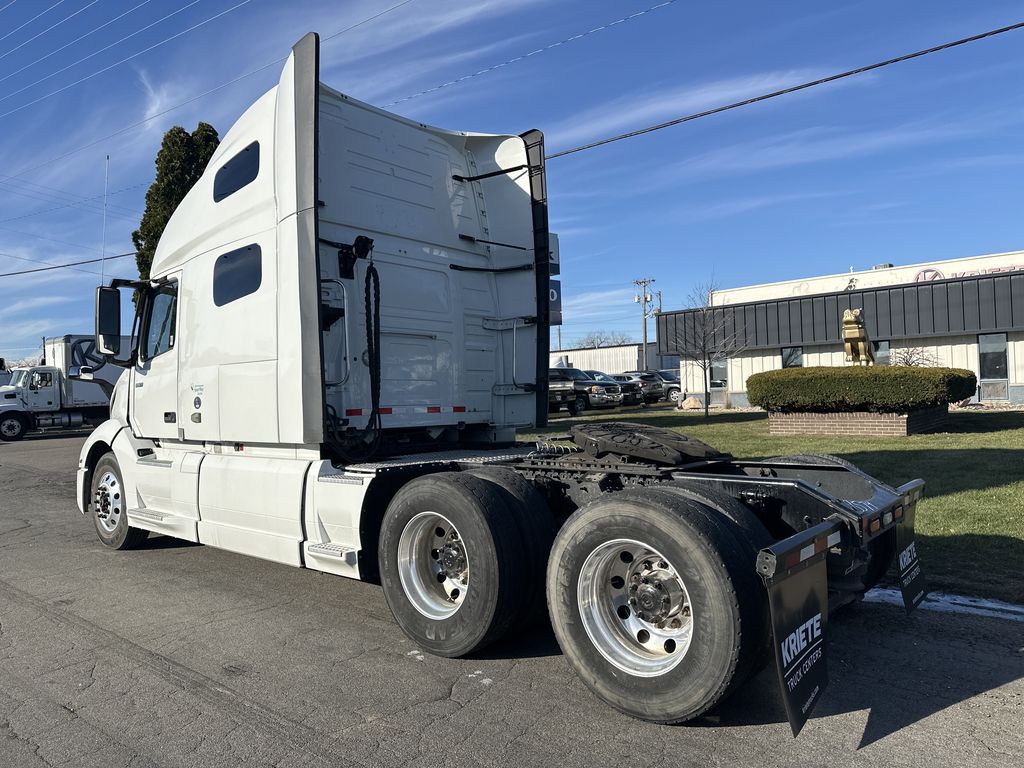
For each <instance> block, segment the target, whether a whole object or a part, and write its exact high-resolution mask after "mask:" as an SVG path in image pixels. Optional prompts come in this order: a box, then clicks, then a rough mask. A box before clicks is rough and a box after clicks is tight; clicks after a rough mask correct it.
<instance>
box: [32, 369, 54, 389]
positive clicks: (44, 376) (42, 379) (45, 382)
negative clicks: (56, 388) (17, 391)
mask: <svg viewBox="0 0 1024 768" xmlns="http://www.w3.org/2000/svg"><path fill="white" fill-rule="evenodd" d="M51 384H53V374H52V373H40V372H38V371H36V372H35V373H33V374H32V384H31V385H30V387H29V388H30V389H42V388H43V387H48V386H50V385H51Z"/></svg>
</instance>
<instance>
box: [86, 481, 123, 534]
mask: <svg viewBox="0 0 1024 768" xmlns="http://www.w3.org/2000/svg"><path fill="white" fill-rule="evenodd" d="M121 490H122V489H121V481H120V479H119V478H118V477H117V475H115V474H114V473H113V472H110V471H107V472H104V473H103V475H102V476H101V477H100V481H99V483H97V485H96V492H95V493H94V494H93V502H92V505H93V512H94V514H95V515H96V519H97V520H98V521H99V524H100V526H101V527H102V528H103V530H104V531H106V532H107V533H113V532H114V531H115V530H116V529H117V523H118V521H119V520H120V519H121V515H122V513H123V512H124V499H123V498H122V494H121Z"/></svg>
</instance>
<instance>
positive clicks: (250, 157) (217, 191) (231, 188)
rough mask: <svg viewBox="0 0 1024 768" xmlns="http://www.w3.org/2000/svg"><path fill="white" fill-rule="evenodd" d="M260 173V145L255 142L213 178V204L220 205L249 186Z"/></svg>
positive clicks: (221, 168) (226, 164)
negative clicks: (229, 196) (225, 199)
mask: <svg viewBox="0 0 1024 768" xmlns="http://www.w3.org/2000/svg"><path fill="white" fill-rule="evenodd" d="M259 173H260V143H259V142H258V141H254V142H253V143H252V144H250V145H249V146H247V147H246V148H245V149H243V150H242V151H241V152H239V153H238V154H237V155H235V156H234V157H232V158H231V159H230V160H228V161H227V162H226V163H224V165H222V166H221V167H220V170H218V171H217V175H216V176H214V177H213V202H215V203H219V202H220V201H221V200H223V199H224V198H225V197H227V196H228V195H233V194H234V193H235V192H237V191H238V190H240V189H241V188H242V187H244V186H246V185H247V184H251V183H252V182H253V181H255V180H256V177H257V176H259Z"/></svg>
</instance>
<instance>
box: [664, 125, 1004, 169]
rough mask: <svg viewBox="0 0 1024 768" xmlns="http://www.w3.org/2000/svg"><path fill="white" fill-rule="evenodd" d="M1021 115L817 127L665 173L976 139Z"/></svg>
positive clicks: (769, 165)
mask: <svg viewBox="0 0 1024 768" xmlns="http://www.w3.org/2000/svg"><path fill="white" fill-rule="evenodd" d="M1020 120H1021V116H1019V115H1017V116H1010V115H1002V116H994V115H993V116H989V118H988V119H984V118H981V117H978V118H976V119H969V120H956V121H952V120H951V121H946V122H942V121H939V120H930V121H919V122H910V123H903V124H901V125H895V126H891V127H887V128H878V129H874V130H859V131H858V130H852V129H849V128H838V127H833V126H815V127H812V128H804V129H801V130H797V131H789V132H786V133H783V134H779V135H776V136H768V137H765V138H761V139H755V140H753V141H744V142H737V143H734V144H731V145H729V146H725V147H722V148H720V149H714V150H710V151H708V152H703V153H700V154H697V155H694V156H692V157H689V158H687V159H685V160H683V161H681V162H678V163H675V164H673V165H672V166H670V167H669V168H667V169H666V171H665V174H666V175H668V176H671V177H674V178H678V177H680V176H689V177H693V176H700V177H707V176H709V175H718V174H722V173H750V172H756V171H766V170H774V169H778V168H787V167H792V166H799V165H810V164H813V163H821V162H827V161H836V160H848V159H856V158H861V157H865V156H868V155H876V154H881V153H884V152H892V151H895V150H902V149H911V148H915V147H922V146H927V145H933V144H941V143H946V142H953V141H959V140H962V139H967V138H973V137H977V136H981V135H983V134H986V133H989V132H990V131H992V130H996V129H999V128H1003V127H1006V125H1008V124H1011V123H1013V122H1019V121H1020Z"/></svg>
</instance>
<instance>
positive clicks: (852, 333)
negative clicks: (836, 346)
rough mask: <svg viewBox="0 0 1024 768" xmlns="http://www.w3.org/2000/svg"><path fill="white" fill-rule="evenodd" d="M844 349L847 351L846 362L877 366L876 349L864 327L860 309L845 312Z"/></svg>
mask: <svg viewBox="0 0 1024 768" xmlns="http://www.w3.org/2000/svg"><path fill="white" fill-rule="evenodd" d="M843 347H844V348H845V350H846V362H848V363H854V364H855V365H874V364H875V349H874V346H873V345H872V344H871V339H869V338H868V329H867V328H865V327H864V319H863V318H862V317H861V310H860V309H847V310H844V311H843Z"/></svg>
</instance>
